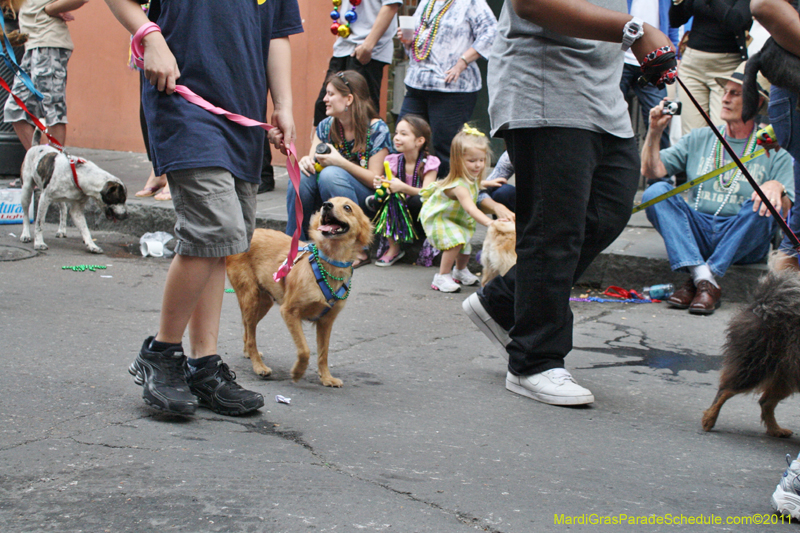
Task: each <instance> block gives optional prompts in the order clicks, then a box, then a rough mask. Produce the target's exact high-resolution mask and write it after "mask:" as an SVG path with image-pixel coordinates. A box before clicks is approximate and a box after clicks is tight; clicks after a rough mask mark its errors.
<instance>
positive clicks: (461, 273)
mask: <svg viewBox="0 0 800 533" xmlns="http://www.w3.org/2000/svg"><path fill="white" fill-rule="evenodd" d="M453 279H454V280H455V281H456V283H461V284H462V285H475V284H476V283H478V282H479V281H480V278H478V276H476V275H475V274H473V273H472V272H470V271H469V269H468V268H464V269H462V270H459V269H457V268H455V267H453Z"/></svg>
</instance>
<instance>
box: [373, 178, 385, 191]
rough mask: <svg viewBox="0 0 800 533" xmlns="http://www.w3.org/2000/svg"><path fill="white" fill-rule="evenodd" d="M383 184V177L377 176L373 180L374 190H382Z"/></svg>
mask: <svg viewBox="0 0 800 533" xmlns="http://www.w3.org/2000/svg"><path fill="white" fill-rule="evenodd" d="M382 183H383V176H377V175H376V176H375V177H374V178H372V188H373V189H375V190H378V189H380V188H381V184H382Z"/></svg>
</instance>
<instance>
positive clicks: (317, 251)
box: [309, 243, 353, 300]
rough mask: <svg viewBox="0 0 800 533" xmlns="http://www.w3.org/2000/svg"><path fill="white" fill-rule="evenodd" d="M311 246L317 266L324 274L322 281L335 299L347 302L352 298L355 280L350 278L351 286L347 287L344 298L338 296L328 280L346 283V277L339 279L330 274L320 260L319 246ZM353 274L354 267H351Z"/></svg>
mask: <svg viewBox="0 0 800 533" xmlns="http://www.w3.org/2000/svg"><path fill="white" fill-rule="evenodd" d="M309 246H310V247H311V252H312V253H313V254H314V261H315V262H316V263H317V266H318V267H319V271H320V272H322V281H324V282H325V285H327V286H328V289H330V291H331V294H333V296H334V298H336V299H337V300H347V297H348V296H350V289H351V288H352V287H353V278H352V276H351V277H350V284H349V285H348V286H347V292H346V293H344V296H339V295H338V294H336V291H335V290H333V287H331V284H330V283H329V282H328V278H330V279H333V280H336V281H344V280H345V276H342V277H341V278H337V277H336V276H334V275H333V274H331V273H330V272H328V271H327V270H326V269H325V267H324V266H322V261H321V260H320V258H319V250H317V245H316V244H313V243H312V244H309ZM352 272H353V267H352V266H351V267H350V273H351V274H352Z"/></svg>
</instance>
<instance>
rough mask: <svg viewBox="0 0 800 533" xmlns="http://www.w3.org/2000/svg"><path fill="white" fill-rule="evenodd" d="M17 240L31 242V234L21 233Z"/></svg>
mask: <svg viewBox="0 0 800 533" xmlns="http://www.w3.org/2000/svg"><path fill="white" fill-rule="evenodd" d="M19 242H31V236H30V235H25V234H24V233H23V234H22V235H20V236H19Z"/></svg>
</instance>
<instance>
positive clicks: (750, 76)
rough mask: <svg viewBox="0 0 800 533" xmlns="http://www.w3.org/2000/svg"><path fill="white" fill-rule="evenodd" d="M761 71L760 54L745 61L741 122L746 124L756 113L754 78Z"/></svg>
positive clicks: (756, 90) (756, 88) (756, 83)
mask: <svg viewBox="0 0 800 533" xmlns="http://www.w3.org/2000/svg"><path fill="white" fill-rule="evenodd" d="M759 70H761V52H758V53H755V54H753V55H752V56H750V59H748V60H747V64H746V65H745V67H744V80H742V120H743V121H745V122H747V121H748V120H752V119H754V118H755V116H756V113H758V99H759V97H760V96H759V94H758V82H757V81H756V76H757V75H758V71H759Z"/></svg>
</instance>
